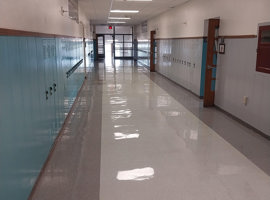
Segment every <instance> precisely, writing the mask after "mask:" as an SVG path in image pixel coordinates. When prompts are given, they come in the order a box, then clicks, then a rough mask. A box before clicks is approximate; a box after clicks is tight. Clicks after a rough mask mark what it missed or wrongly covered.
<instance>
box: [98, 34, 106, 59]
mask: <svg viewBox="0 0 270 200" xmlns="http://www.w3.org/2000/svg"><path fill="white" fill-rule="evenodd" d="M97 58H98V59H104V58H105V42H104V35H97Z"/></svg>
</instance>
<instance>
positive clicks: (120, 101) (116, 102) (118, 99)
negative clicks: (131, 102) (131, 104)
mask: <svg viewBox="0 0 270 200" xmlns="http://www.w3.org/2000/svg"><path fill="white" fill-rule="evenodd" d="M125 103H127V99H126V98H125V97H111V100H110V104H111V105H119V104H125Z"/></svg>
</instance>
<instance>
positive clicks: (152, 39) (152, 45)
mask: <svg viewBox="0 0 270 200" xmlns="http://www.w3.org/2000/svg"><path fill="white" fill-rule="evenodd" d="M155 35H156V31H151V33H150V71H151V72H155V71H156V69H155V59H156V58H155V57H156V55H155V54H156V42H155Z"/></svg>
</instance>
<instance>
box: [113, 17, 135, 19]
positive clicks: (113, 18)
mask: <svg viewBox="0 0 270 200" xmlns="http://www.w3.org/2000/svg"><path fill="white" fill-rule="evenodd" d="M109 19H130V17H109Z"/></svg>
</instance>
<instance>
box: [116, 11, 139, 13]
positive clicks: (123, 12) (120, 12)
mask: <svg viewBox="0 0 270 200" xmlns="http://www.w3.org/2000/svg"><path fill="white" fill-rule="evenodd" d="M138 12H139V11H138V10H111V13H138Z"/></svg>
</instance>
